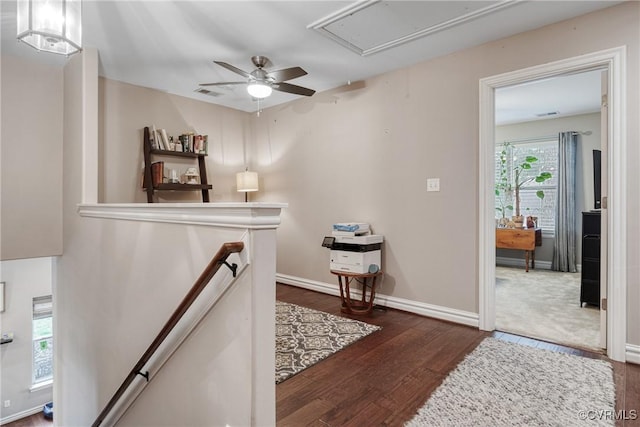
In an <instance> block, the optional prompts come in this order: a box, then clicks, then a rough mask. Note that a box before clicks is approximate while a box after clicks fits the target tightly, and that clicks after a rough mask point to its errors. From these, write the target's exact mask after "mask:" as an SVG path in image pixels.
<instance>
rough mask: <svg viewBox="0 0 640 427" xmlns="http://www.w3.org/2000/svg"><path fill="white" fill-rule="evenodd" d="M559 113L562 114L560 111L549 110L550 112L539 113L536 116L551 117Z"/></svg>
mask: <svg viewBox="0 0 640 427" xmlns="http://www.w3.org/2000/svg"><path fill="white" fill-rule="evenodd" d="M558 114H560V111H549V112H548V113H538V114H536V117H550V116H557V115H558Z"/></svg>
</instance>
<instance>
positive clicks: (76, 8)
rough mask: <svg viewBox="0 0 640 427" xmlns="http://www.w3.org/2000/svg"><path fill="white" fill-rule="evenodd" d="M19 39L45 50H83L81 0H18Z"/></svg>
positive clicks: (70, 53) (71, 53)
mask: <svg viewBox="0 0 640 427" xmlns="http://www.w3.org/2000/svg"><path fill="white" fill-rule="evenodd" d="M17 15H18V23H17V28H18V40H21V41H23V42H25V43H26V44H28V45H29V46H31V47H33V48H35V49H37V50H39V51H43V52H51V53H57V54H60V55H67V56H69V55H73V54H74V53H76V52H79V51H80V50H82V3H81V0H18V10H17Z"/></svg>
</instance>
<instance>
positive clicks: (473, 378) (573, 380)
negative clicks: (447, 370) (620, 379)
mask: <svg viewBox="0 0 640 427" xmlns="http://www.w3.org/2000/svg"><path fill="white" fill-rule="evenodd" d="M614 410H615V386H614V382H613V369H612V366H611V364H610V363H609V362H607V361H604V360H596V359H588V358H585V357H579V356H574V355H570V354H565V353H555V352H552V351H549V350H542V349H538V348H533V347H527V346H524V345H520V344H514V343H509V342H504V341H500V340H497V339H495V338H486V339H485V340H484V341H482V342H481V343H480V345H479V346H478V347H477V348H476V349H475V350H474V351H473V352H471V354H469V355H468V356H467V357H466V358H465V359H464V360H463V361H462V362H461V363H460V364H459V365H458V366H457V367H456V369H455V370H454V371H453V372H452V373H451V374H449V376H448V377H447V378H446V379H445V380H444V382H443V383H442V384H441V385H440V387H438V389H436V391H435V392H434V393H433V394H432V395H431V397H430V398H429V400H428V401H427V403H426V404H425V405H424V406H423V407H422V408H421V409H420V411H419V412H418V414H417V415H416V416H415V417H414V418H413V419H412V420H411V421H409V422H408V423H407V424H406V426H408V427H417V426H559V427H560V426H563V427H564V426H585V425H586V426H613V425H614V424H615V422H614V418H615V412H614Z"/></svg>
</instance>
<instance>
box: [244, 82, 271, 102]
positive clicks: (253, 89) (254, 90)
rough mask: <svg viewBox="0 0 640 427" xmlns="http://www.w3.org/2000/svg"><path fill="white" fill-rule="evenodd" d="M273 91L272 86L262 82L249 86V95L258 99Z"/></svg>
mask: <svg viewBox="0 0 640 427" xmlns="http://www.w3.org/2000/svg"><path fill="white" fill-rule="evenodd" d="M272 91H273V90H272V89H271V86H269V85H266V84H264V83H260V82H254V83H250V84H249V86H247V92H249V95H251V96H253V97H254V98H258V99H260V98H266V97H267V96H269V95H271V92H272Z"/></svg>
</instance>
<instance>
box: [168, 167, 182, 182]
mask: <svg viewBox="0 0 640 427" xmlns="http://www.w3.org/2000/svg"><path fill="white" fill-rule="evenodd" d="M169 183H170V184H179V183H180V177H179V176H178V170H177V169H169Z"/></svg>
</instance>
